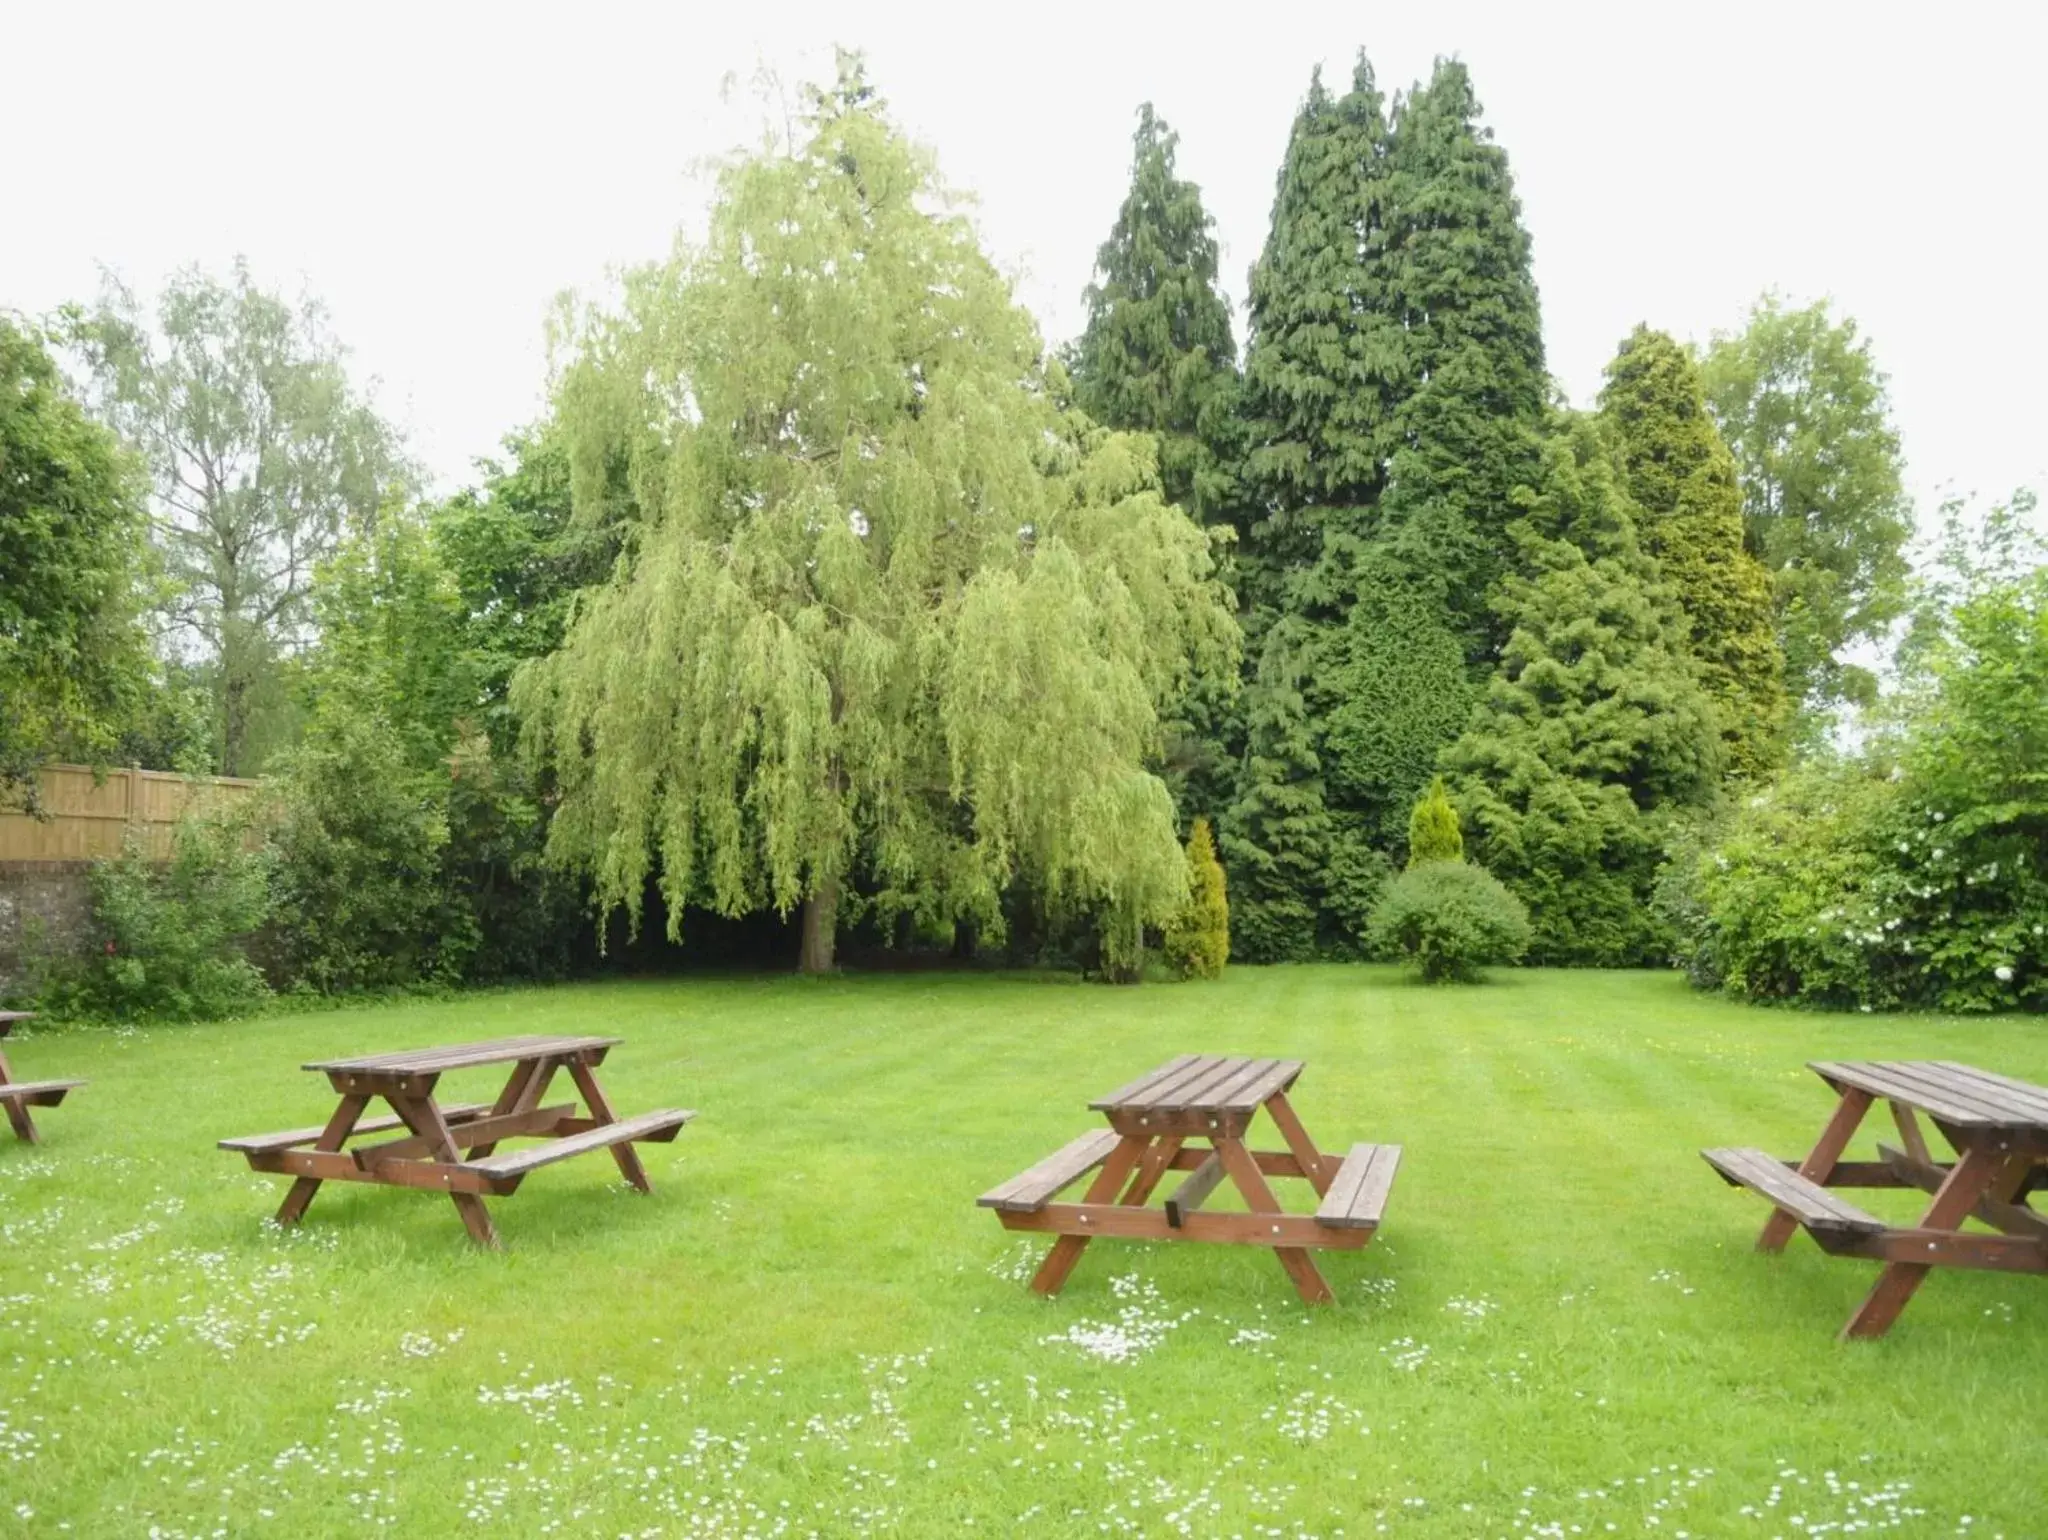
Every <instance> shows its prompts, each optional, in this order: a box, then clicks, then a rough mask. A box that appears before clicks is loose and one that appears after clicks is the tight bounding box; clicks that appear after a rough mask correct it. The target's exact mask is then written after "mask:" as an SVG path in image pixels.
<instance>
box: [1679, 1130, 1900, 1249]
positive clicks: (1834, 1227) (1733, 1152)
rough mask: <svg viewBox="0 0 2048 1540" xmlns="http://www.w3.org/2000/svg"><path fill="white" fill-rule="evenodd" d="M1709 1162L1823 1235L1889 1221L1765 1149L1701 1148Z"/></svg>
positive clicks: (1734, 1183) (1860, 1231)
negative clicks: (1852, 1201) (1849, 1200)
mask: <svg viewBox="0 0 2048 1540" xmlns="http://www.w3.org/2000/svg"><path fill="white" fill-rule="evenodd" d="M1700 1154H1701V1156H1703V1157H1704V1158H1705V1160H1706V1162H1707V1164H1708V1165H1710V1166H1712V1167H1713V1168H1714V1169H1715V1170H1716V1171H1718V1172H1720V1173H1721V1177H1722V1180H1724V1181H1725V1182H1727V1183H1728V1185H1729V1186H1731V1187H1747V1188H1748V1189H1749V1190H1750V1191H1751V1192H1754V1193H1759V1194H1761V1195H1762V1196H1764V1197H1766V1198H1769V1199H1770V1200H1771V1202H1773V1203H1775V1204H1776V1205H1777V1206H1778V1207H1779V1208H1781V1209H1783V1210H1784V1211H1785V1212H1786V1213H1788V1214H1790V1215H1791V1216H1792V1217H1793V1218H1794V1219H1796V1220H1798V1221H1799V1223H1800V1224H1801V1225H1803V1226H1804V1227H1805V1228H1806V1229H1808V1230H1810V1231H1813V1232H1815V1234H1816V1237H1818V1236H1819V1235H1823V1234H1827V1235H1875V1234H1876V1233H1877V1232H1878V1231H1880V1230H1882V1229H1884V1228H1885V1222H1884V1221H1883V1220H1882V1219H1879V1218H1878V1217H1877V1216H1876V1215H1875V1214H1871V1213H1866V1212H1865V1211H1864V1210H1862V1209H1860V1208H1858V1207H1857V1206H1856V1205H1855V1204H1853V1203H1849V1202H1846V1201H1845V1200H1843V1199H1842V1198H1839V1197H1837V1196H1836V1195H1835V1194H1834V1193H1832V1192H1830V1191H1829V1190H1828V1189H1827V1188H1825V1187H1823V1186H1821V1184H1820V1183H1819V1182H1816V1181H1814V1180H1813V1179H1812V1178H1811V1177H1805V1176H1801V1175H1800V1174H1799V1172H1798V1171H1797V1169H1795V1168H1794V1167H1792V1166H1789V1165H1787V1164H1786V1163H1785V1162H1784V1161H1782V1160H1780V1159H1778V1157H1777V1156H1775V1155H1772V1154H1770V1153H1769V1152H1768V1151H1765V1150H1750V1149H1719V1150H1702V1151H1700Z"/></svg>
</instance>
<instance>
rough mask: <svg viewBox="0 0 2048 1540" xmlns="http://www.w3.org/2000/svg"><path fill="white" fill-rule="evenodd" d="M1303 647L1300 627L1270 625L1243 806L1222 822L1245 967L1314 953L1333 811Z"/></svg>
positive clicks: (1252, 697) (1254, 693)
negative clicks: (1307, 696) (1306, 695)
mask: <svg viewBox="0 0 2048 1540" xmlns="http://www.w3.org/2000/svg"><path fill="white" fill-rule="evenodd" d="M1305 643H1306V637H1305V635H1304V628H1303V627H1302V626H1301V625H1300V623H1299V622H1296V621H1293V620H1282V621H1281V622H1279V623H1278V624H1277V625H1275V626H1274V627H1272V629H1271V630H1269V631H1268V632H1267V634H1266V639H1265V644H1264V647H1263V650H1262V651H1261V653H1260V656H1259V672H1258V677H1257V679H1256V680H1254V681H1253V683H1252V684H1251V686H1250V688H1248V689H1247V690H1246V692H1245V716H1246V724H1247V737H1248V740H1249V741H1248V746H1247V749H1246V753H1245V762H1244V775H1243V780H1242V783H1241V785H1240V789H1239V792H1238V797H1237V801H1236V802H1235V803H1234V804H1232V806H1231V809H1230V812H1229V814H1228V815H1227V817H1226V818H1225V821H1224V826H1223V855H1224V862H1225V865H1226V867H1227V868H1228V870H1229V872H1230V892H1231V901H1230V937H1231V950H1232V951H1233V952H1234V953H1235V954H1236V955H1237V956H1239V957H1241V958H1243V959H1244V960H1245V961H1246V962H1288V961H1294V960H1299V959H1301V958H1306V957H1310V956H1313V955H1314V953H1315V950H1316V941H1317V925H1318V900H1319V898H1320V896H1321V893H1322V889H1323V886H1324V880H1325V873H1326V872H1327V871H1328V869H1329V866H1330V858H1331V857H1330V814H1329V809H1328V807H1327V806H1326V805H1325V803H1324V800H1323V780H1322V773H1321V766H1320V765H1319V763H1318V762H1317V759H1316V747H1315V732H1314V724H1313V723H1312V722H1311V721H1310V719H1309V714H1308V706H1307V702H1306V701H1305V700H1304V699H1303V696H1302V681H1303V675H1304V674H1305V673H1306V671H1307V668H1308V666H1309V651H1308V648H1307V646H1306V645H1305Z"/></svg>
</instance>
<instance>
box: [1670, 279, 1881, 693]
mask: <svg viewBox="0 0 2048 1540" xmlns="http://www.w3.org/2000/svg"><path fill="white" fill-rule="evenodd" d="M1701 373H1702V376H1703V378H1704V381H1705V385H1706V394H1707V400H1708V402H1709V404H1710V405H1711V406H1712V408H1713V411H1714V416H1715V417H1716V419H1718V420H1719V422H1720V425H1721V433H1722V435H1723V437H1724V438H1726V440H1727V442H1728V445H1729V447H1730V448H1731V449H1732V450H1733V451H1734V454H1735V463H1736V471H1737V475H1738V477H1739V478H1740V481H1741V485H1742V495H1743V526H1744V530H1745V533H1746V537H1747V539H1748V543H1749V549H1750V550H1751V552H1752V553H1753V554H1755V556H1756V557H1757V558H1758V560H1760V561H1761V562H1762V563H1763V565H1764V566H1765V568H1766V569H1768V571H1769V572H1770V575H1771V583H1772V596H1773V603H1774V605H1775V608H1776V613H1777V623H1778V636H1779V642H1780V645H1781V646H1782V647H1783V649H1784V653H1785V677H1786V682H1787V684H1788V685H1789V687H1790V689H1791V693H1792V697H1793V699H1794V700H1795V701H1798V702H1801V703H1804V704H1806V705H1809V706H1824V705H1827V704H1828V703H1831V702H1834V701H1843V700H1847V701H1858V702H1867V701H1869V700H1871V699H1872V698H1874V696H1875V693H1876V688H1877V682H1876V680H1875V679H1874V678H1873V677H1872V676H1871V675H1870V674H1869V672H1868V671H1867V670H1864V669H1861V668H1859V667H1857V666H1855V665H1853V664H1848V663H1844V662H1843V661H1842V658H1841V654H1842V651H1843V649H1845V648H1846V647H1848V646H1850V645H1851V644H1853V643H1856V642H1859V641H1875V640H1877V639H1879V638H1881V637H1882V636H1883V635H1884V634H1885V632H1886V630H1887V628H1888V627H1889V626H1890V625H1891V623H1892V622H1893V621H1894V620H1896V619H1898V618H1899V616H1900V615H1901V614H1903V613H1904V612H1905V609H1906V603H1907V592H1906V575H1907V566H1906V559H1905V554H1904V551H1905V544H1906V541H1907V539H1908V538H1909V537H1910V536H1911V534H1912V529H1913V518H1912V508H1911V505H1910V503H1909V501H1908V499H1907V496H1906V492H1905V487H1904V484H1903V480H1902V474H1903V462H1902V460H1901V457H1900V453H1899V437H1898V434H1897V432H1896V431H1895V430H1894V429H1893V427H1892V423H1891V404H1890V401H1889V399H1888V397H1887V394H1886V382H1885V376H1884V374H1883V372H1882V371H1880V370H1879V368H1878V367H1877V363H1876V360H1875V359H1873V358H1872V356H1871V352H1870V344H1869V341H1868V340H1867V339H1865V338H1862V337H1859V336H1858V335H1857V330H1856V323H1855V322H1854V321H1851V320H1848V319H1843V320H1841V321H1837V320H1835V319H1834V317H1833V316H1832V315H1831V314H1830V312H1829V308H1828V304H1827V302H1826V301H1825V300H1823V301H1821V302H1819V303H1817V304H1813V305H1809V306H1807V307H1805V308H1804V309H1797V310H1793V309H1787V308H1785V306H1784V305H1783V304H1782V303H1781V302H1780V301H1779V300H1778V298H1777V296H1776V295H1768V294H1767V295H1765V296H1764V298H1763V299H1762V300H1760V301H1759V302H1758V303H1757V305H1756V307H1755V308H1754V309H1753V310H1752V311H1751V312H1750V316H1749V322H1748V324H1747V325H1746V326H1745V327H1744V328H1743V330H1742V331H1740V332H1738V333H1735V334H1734V335H1732V336H1725V335H1717V336H1716V337H1715V338H1714V340H1713V343H1712V345H1711V346H1710V347H1709V348H1708V349H1707V352H1706V355H1705V357H1704V359H1703V360H1702V361H1701Z"/></svg>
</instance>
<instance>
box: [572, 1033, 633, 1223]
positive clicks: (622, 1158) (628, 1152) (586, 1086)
mask: <svg viewBox="0 0 2048 1540" xmlns="http://www.w3.org/2000/svg"><path fill="white" fill-rule="evenodd" d="M569 1078H570V1079H572V1080H574V1081H575V1082H576V1089H577V1090H579V1091H581V1092H582V1093H583V1103H584V1105H585V1106H587V1107H588V1108H589V1109H590V1115H591V1117H592V1118H594V1119H595V1120H596V1121H597V1122H599V1123H616V1122H618V1120H619V1115H618V1114H617V1113H616V1112H613V1111H612V1104H611V1102H610V1101H608V1100H607V1099H606V1097H605V1094H604V1088H603V1087H602V1086H600V1085H599V1084H598V1083H597V1075H596V1073H595V1072H594V1071H593V1070H592V1069H591V1067H590V1066H589V1065H588V1064H585V1063H584V1062H583V1061H582V1060H581V1059H571V1060H570V1061H569ZM612 1159H614V1160H616V1161H617V1162H618V1163H619V1175H621V1176H623V1177H624V1178H625V1179H626V1180H627V1181H628V1182H630V1183H631V1184H632V1185H633V1186H634V1187H636V1188H638V1189H639V1190H640V1191H641V1192H647V1191H650V1190H651V1189H650V1188H649V1187H648V1185H647V1168H646V1167H645V1166H643V1165H641V1164H640V1152H639V1151H637V1150H635V1149H634V1148H633V1146H632V1145H631V1144H615V1145H613V1146H612Z"/></svg>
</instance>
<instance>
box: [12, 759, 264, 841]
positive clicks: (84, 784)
mask: <svg viewBox="0 0 2048 1540" xmlns="http://www.w3.org/2000/svg"><path fill="white" fill-rule="evenodd" d="M37 779H38V782H39V784H40V788H41V792H42V799H43V811H44V812H45V813H46V814H48V815H49V816H48V817H46V818H31V817H29V816H28V815H27V814H26V813H17V812H5V813H0V865H6V864H8V863H11V862H16V861H38V862H42V861H60V862H83V861H91V860H95V859H97V858H99V857H102V856H117V855H119V854H120V853H121V842H122V839H123V837H124V836H125V835H126V834H127V832H128V830H129V828H130V827H131V826H133V827H134V828H135V829H136V830H137V831H138V832H139V833H140V835H141V836H142V839H143V841H144V845H145V848H146V849H147V850H148V851H149V853H150V854H151V855H152V856H155V857H157V858H159V859H161V858H164V857H168V856H169V855H170V853H171V830H172V829H173V828H174V827H175V826H176V824H177V822H178V820H179V819H180V818H181V817H183V816H184V814H185V812H186V810H187V809H188V808H205V807H220V806H227V805H232V804H233V803H235V802H239V801H241V800H242V799H244V798H247V797H251V796H254V795H255V794H256V790H257V788H258V786H259V785H260V784H261V783H260V782H257V781H249V780H239V779H235V778H231V777H228V776H183V775H173V774H170V773H169V772H167V771H162V770H109V771H107V772H106V775H105V777H104V778H103V779H96V778H95V777H94V775H93V772H92V771H91V770H90V769H89V768H87V767H86V766H84V765H45V766H44V767H43V769H42V770H41V771H40V772H39V773H38V777H37Z"/></svg>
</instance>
